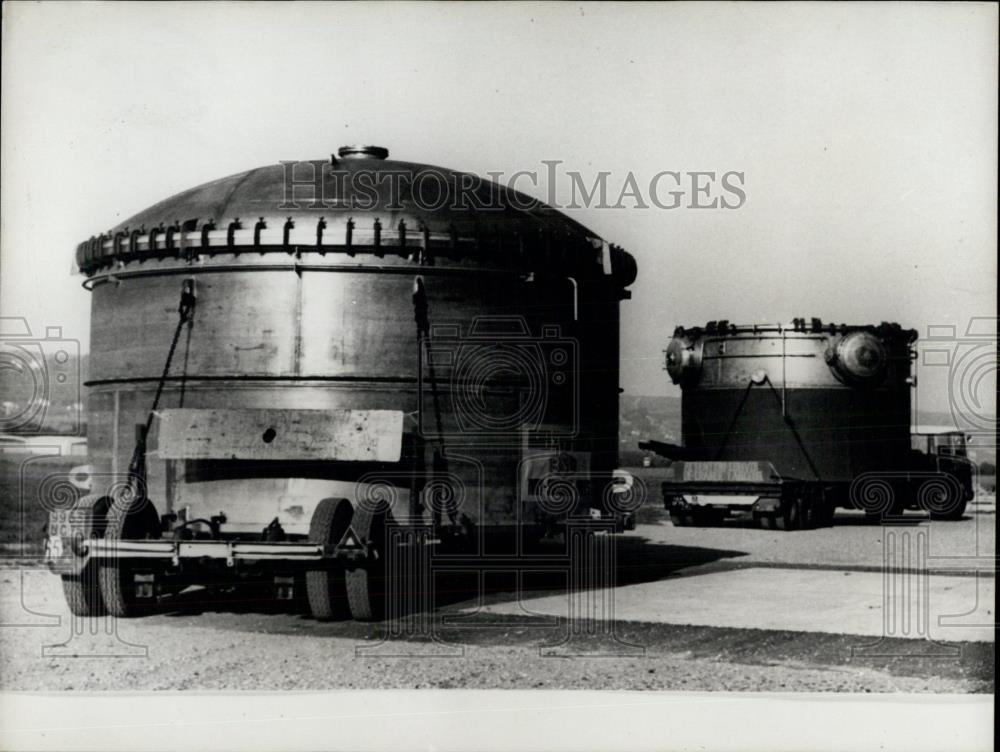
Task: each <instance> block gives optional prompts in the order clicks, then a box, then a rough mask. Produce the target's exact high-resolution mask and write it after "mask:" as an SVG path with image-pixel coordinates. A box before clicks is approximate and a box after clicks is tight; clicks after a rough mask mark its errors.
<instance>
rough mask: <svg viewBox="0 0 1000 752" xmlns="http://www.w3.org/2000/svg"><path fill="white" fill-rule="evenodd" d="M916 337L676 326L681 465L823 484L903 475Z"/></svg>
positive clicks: (842, 329) (815, 328)
mask: <svg viewBox="0 0 1000 752" xmlns="http://www.w3.org/2000/svg"><path fill="white" fill-rule="evenodd" d="M916 338H917V333H916V331H914V330H912V329H903V328H902V327H901V326H900V325H899V324H895V323H882V324H880V325H878V326H848V325H844V324H823V323H822V322H821V321H819V320H818V319H812V320H811V321H808V322H807V321H806V320H805V319H796V320H795V321H793V323H792V324H790V325H782V324H775V325H770V324H764V325H761V324H756V325H746V326H737V325H734V324H730V323H728V322H726V321H721V322H710V323H709V324H708V325H707V326H705V327H692V328H684V327H679V328H678V329H677V330H676V331H675V332H674V337H673V340H672V341H671V342H670V344H669V346H668V348H667V354H666V368H667V372H668V373H669V374H670V378H671V379H672V381H673V382H674V383H675V384H678V385H680V387H681V389H682V390H683V400H682V408H681V410H682V427H681V431H682V436H683V443H684V449H685V459H687V460H692V461H698V460H700V461H723V460H736V461H767V462H770V463H771V464H772V465H773V466H774V468H775V470H777V472H778V473H779V474H780V475H781V476H782V477H784V478H795V479H800V480H805V481H823V482H829V481H850V480H851V479H852V478H854V477H855V476H857V475H858V474H860V473H863V472H870V471H892V470H896V469H898V468H900V467H902V466H903V465H904V464H905V461H906V456H907V453H908V452H909V449H910V422H911V421H910V404H911V402H910V401H911V395H910V392H911V384H912V378H911V365H912V362H913V357H914V350H913V349H912V347H911V345H912V343H913V342H914V341H915V340H916Z"/></svg>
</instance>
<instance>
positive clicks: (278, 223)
mask: <svg viewBox="0 0 1000 752" xmlns="http://www.w3.org/2000/svg"><path fill="white" fill-rule="evenodd" d="M387 156H388V155H387V152H386V151H385V150H384V149H380V148H378V147H352V148H346V149H343V150H341V153H340V155H339V156H335V157H334V158H333V159H332V160H330V161H326V160H322V161H313V162H303V163H297V164H295V165H290V164H276V165H273V166H269V167H263V168H259V169H254V170H250V171H248V172H244V173H241V174H238V175H233V176H231V177H228V178H223V179H221V180H217V181H215V182H212V183H208V184H206V185H202V186H199V187H197V188H194V189H192V190H189V191H186V192H184V193H181V194H178V195H176V196H174V197H172V198H168V199H167V200H165V201H162V202H160V203H159V204H156V205H155V206H153V207H151V208H149V209H147V210H146V211H143V212H141V213H139V214H138V215H136V216H134V217H132V218H131V219H129V220H127V221H126V222H123V223H122V224H121V225H119V226H118V227H115V228H114V229H112V230H110V231H108V232H107V233H104V234H102V235H100V236H98V237H94V238H92V239H90V240H89V241H87V242H85V243H83V244H81V245H80V247H79V248H78V252H77V261H78V264H79V267H80V269H81V271H82V272H83V273H84V274H85V275H86V277H87V279H86V282H85V285H86V286H87V287H88V288H89V289H90V290H91V292H92V316H91V353H90V374H89V382H88V387H89V401H88V410H89V429H88V430H89V435H88V444H89V451H90V455H91V461H92V463H93V464H94V465H95V470H96V472H97V474H98V475H97V477H98V480H99V481H100V478H101V477H106V478H107V479H108V482H107V485H110V484H112V483H114V482H117V481H119V480H120V479H121V478H122V476H123V475H124V474H126V473H127V470H128V467H129V465H130V461H131V459H132V456H133V451H134V447H135V445H136V438H137V436H138V435H140V434H141V432H142V430H143V428H142V427H143V426H144V425H145V423H146V420H147V414H148V411H149V410H150V408H151V406H152V404H153V401H154V398H155V395H156V393H157V389H158V388H159V387H160V386H161V374H162V371H163V368H164V365H165V363H166V359H167V355H168V352H169V351H170V346H171V342H172V340H173V337H174V334H175V330H176V325H177V321H178V302H179V298H180V294H181V290H182V287H183V284H184V283H185V281H186V280H193V284H194V292H195V296H196V304H195V310H194V314H193V317H192V319H191V321H190V323H188V324H185V325H184V326H183V327H182V328H181V331H180V336H179V337H178V339H177V343H176V348H175V350H174V354H173V358H172V359H171V362H170V367H169V370H168V372H167V373H166V377H165V379H163V380H162V389H163V391H162V396H161V399H160V403H159V405H158V411H160V412H163V411H171V410H177V409H179V408H184V409H190V410H202V411H213V410H214V411H217V414H216V415H215V416H214V417H213V420H216V419H218V420H222V418H219V416H220V415H223V414H224V415H225V416H226V417H225V421H228V422H226V423H225V425H224V429H220V431H219V432H217V434H216V435H213V436H212V437H210V439H211V441H214V442H216V443H218V444H220V445H223V444H225V443H226V442H230V443H232V445H233V446H235V445H236V443H239V442H238V440H237V439H238V437H236V438H234V436H233V435H232V434H233V433H234V432H239V431H244V430H245V431H246V432H248V433H250V432H258V434H259V435H260V437H261V442H262V443H261V445H260V447H259V450H260V455H259V456H257V457H255V458H254V459H251V460H248V459H246V458H245V457H244V456H241V457H238V458H235V459H231V460H227V459H226V458H225V457H222V458H219V457H212V458H211V459H210V460H207V459H204V458H201V459H199V458H194V459H184V458H183V457H180V458H178V457H176V456H173V455H172V456H169V457H168V456H166V454H167V451H166V450H165V449H163V450H162V451H161V447H159V445H158V440H157V439H158V431H159V430H160V423H159V421H158V420H157V419H156V418H155V417H154V420H153V422H152V424H151V426H152V429H151V432H150V436H149V441H148V443H147V454H148V458H147V462H146V468H147V471H146V472H147V479H146V482H147V485H148V493H149V497H150V498H151V499H152V500H153V501H154V502H156V503H157V504H158V507H160V509H159V511H161V512H166V511H170V510H171V508H173V509H175V510H176V508H184V510H185V514H188V515H190V516H208V515H216V514H218V513H219V512H223V513H224V517H225V521H224V523H223V525H222V531H223V532H228V533H233V534H240V533H251V532H255V531H256V532H259V531H260V530H261V529H262V528H263V527H264V526H266V525H267V524H268V523H269V522H270V521H271V520H272V519H275V518H276V519H277V520H278V521H279V523H280V525H281V526H282V528H283V530H284V531H285V532H286V533H289V534H305V533H306V532H307V531H308V527H309V521H310V517H311V514H312V510H313V509H314V508H315V506H316V504H317V503H318V502H319V501H320V499H322V498H326V497H330V496H342V497H356V496H358V495H359V494H361V495H364V494H371V495H374V496H379V495H382V496H386V495H387V496H389V497H391V501H392V503H393V504H394V509H397V510H403V509H405V510H409V512H412V511H413V510H414V509H416V510H418V511H419V510H421V509H423V510H425V511H427V513H428V514H430V513H434V514H437V515H438V516H439V517H440V516H444V517H447V516H448V515H451V516H452V517H453V518H458V517H461V518H462V519H463V520H465V521H466V522H469V523H471V524H474V525H477V526H492V525H516V524H518V523H519V522H521V521H523V515H524V513H525V512H524V502H525V500H526V499H527V498H529V497H531V495H532V486H531V483H530V480H531V478H530V477H529V476H530V475H531V474H532V472H535V471H533V470H531V468H533V467H536V466H538V465H539V464H540V463H541V464H545V461H546V460H545V458H546V457H550V456H551V457H562V458H563V459H564V460H565V459H566V458H569V460H570V461H571V462H572V463H575V467H576V472H577V473H578V474H580V475H581V477H582V476H583V475H588V474H589V475H595V476H600V477H605V476H608V475H609V474H610V472H611V470H613V468H614V465H615V462H616V452H617V421H618V342H619V332H618V321H619V318H618V309H619V304H620V301H621V300H622V299H623V298H626V297H627V296H628V293H627V292H626V291H625V288H626V287H627V286H628V285H629V284H630V283H631V282H632V280H633V279H634V277H635V263H634V261H633V260H632V257H631V256H629V255H628V254H627V253H625V252H624V251H622V250H621V249H619V248H617V247H615V246H610V245H609V244H608V243H606V242H604V241H603V240H601V239H600V238H598V237H597V236H596V235H594V234H593V233H591V232H589V231H588V230H587V229H586V228H584V227H582V226H581V225H579V224H578V223H576V222H575V221H573V220H571V219H570V218H568V217H566V216H565V215H563V214H561V213H559V212H557V211H555V210H554V209H552V208H550V207H548V206H545V205H544V204H540V203H539V202H537V201H534V200H533V199H530V198H529V197H527V196H524V195H522V194H518V193H515V192H512V191H506V190H504V189H503V188H501V187H500V186H498V185H496V184H493V183H489V182H487V181H482V180H480V179H479V178H476V177H474V176H471V175H467V174H463V173H458V172H455V171H452V170H446V169H443V168H436V167H430V166H427V165H420V164H415V163H409V162H400V161H392V160H389V159H387ZM470 186H471V187H470ZM268 410H274V411H293V412H294V411H331V410H358V411H367V410H389V411H396V412H399V413H401V414H402V416H403V419H402V420H403V423H402V434H403V436H402V438H401V446H402V450H401V454H400V457H399V459H398V460H396V461H390V462H386V461H381V462H359V461H356V460H342V459H340V458H338V457H336V456H319V455H317V454H311V453H310V452H311V449H310V447H309V446H308V442H304V441H302V440H301V437H299V438H298V439H297V440H298V441H299V442H300V444H299V445H300V446H302V447H304V452H305V454H304V455H303V456H302V457H301V458H289V457H287V456H282V457H280V458H276V459H273V460H272V459H268V454H267V452H268V451H270V450H269V449H268V446H267V444H268V441H267V439H266V435H267V429H265V430H264V431H262V432H261V431H260V430H259V429H260V426H259V425H257V424H256V423H254V420H258V418H253V419H249V418H248V420H247V422H246V423H245V424H241V423H240V420H239V418H238V417H237V418H234V417H233V415H234V414H235V413H237V412H238V411H246V413H247V415H250V416H260V415H266V414H267V413H265V412H263V411H268ZM220 425H221V424H220ZM222 434H227V435H226V436H225V437H223V436H222ZM258 434H254V435H255V436H256V435H258ZM279 438H280V437H279ZM270 441H271V442H272V443H271V445H272V446H277V445H278V444H279V443H280V442H279V441H275V440H274V437H273V435H272V437H271V440H270ZM233 442H235V443H233ZM536 474H537V473H536ZM416 476H420V477H416ZM431 481H433V483H432V482H431ZM598 485H599V484H598ZM95 490H97V491H98V492H99V489H95ZM413 494H418V495H420V497H421V498H420V499H414V498H412V496H413ZM440 498H445V499H446V500H447V502H446V503H444V502H443V503H444V506H443V507H441V508H438V507H437V506H436V505H435V504H436V501H435V500H437V499H440ZM456 512H457V513H456Z"/></svg>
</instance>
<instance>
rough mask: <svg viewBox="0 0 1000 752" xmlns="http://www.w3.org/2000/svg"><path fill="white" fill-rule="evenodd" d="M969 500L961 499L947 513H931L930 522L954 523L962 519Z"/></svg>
mask: <svg viewBox="0 0 1000 752" xmlns="http://www.w3.org/2000/svg"><path fill="white" fill-rule="evenodd" d="M968 504H969V500H968V499H962V502H961V503H960V504H959V505H958V506H956V507H955V508H954V509H949V510H948V511H947V512H943V513H942V512H931V513H930V516H931V519H932V520H937V521H940V522H955V521H957V520H960V519H962V516H963V515H964V514H965V508H966V506H968Z"/></svg>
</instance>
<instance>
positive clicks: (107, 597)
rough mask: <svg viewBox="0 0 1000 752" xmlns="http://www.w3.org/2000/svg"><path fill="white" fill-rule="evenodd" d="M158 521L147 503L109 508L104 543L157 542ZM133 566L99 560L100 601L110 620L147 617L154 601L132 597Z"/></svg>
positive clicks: (151, 505)
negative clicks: (128, 541) (111, 617)
mask: <svg viewBox="0 0 1000 752" xmlns="http://www.w3.org/2000/svg"><path fill="white" fill-rule="evenodd" d="M159 523H160V517H159V515H158V514H157V513H156V509H155V508H154V507H153V502H151V501H149V500H148V499H134V500H133V501H131V502H130V503H128V504H127V505H124V506H119V505H118V504H113V505H112V506H111V510H110V511H109V512H108V526H107V530H106V531H105V533H104V537H105V539H107V540H142V539H146V538H159V537H160V530H159ZM135 570H136V566H135V564H134V562H132V561H130V560H129V559H118V558H116V559H101V562H100V567H99V570H98V572H99V581H100V586H101V597H102V598H103V599H104V605H105V607H106V608H107V611H108V613H109V614H110V615H111V616H117V617H118V618H120V619H128V618H132V617H135V616H143V615H145V614H147V613H149V612H150V611H151V610H152V608H153V606H155V604H156V598H152V599H146V598H137V597H136V595H135V581H134V579H133V577H134V575H135Z"/></svg>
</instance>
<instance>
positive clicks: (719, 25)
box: [0, 2, 998, 414]
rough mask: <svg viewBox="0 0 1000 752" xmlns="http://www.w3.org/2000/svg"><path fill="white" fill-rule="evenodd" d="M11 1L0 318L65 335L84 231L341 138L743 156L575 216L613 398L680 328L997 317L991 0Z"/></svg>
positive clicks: (453, 150) (491, 162)
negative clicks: (612, 355) (618, 277)
mask: <svg viewBox="0 0 1000 752" xmlns="http://www.w3.org/2000/svg"><path fill="white" fill-rule="evenodd" d="M3 12H4V19H3V21H4V23H3V70H2V79H3V99H2V116H0V117H2V123H0V128H2V130H0V141H2V144H0V149H2V171H3V175H2V178H3V186H2V199H0V201H2V205H0V211H2V223H0V315H3V316H5V317H24V318H25V319H27V321H28V324H29V326H30V327H31V328H32V331H33V332H36V333H38V332H44V329H45V327H49V326H60V327H62V332H63V336H66V337H71V338H76V339H79V340H80V342H81V346H82V348H83V349H84V351H85V350H86V347H87V339H88V333H87V327H88V313H89V301H88V295H87V293H86V292H85V291H84V290H83V289H82V288H81V287H80V282H81V278H80V277H79V276H73V275H72V273H71V272H72V255H73V251H74V248H75V246H76V244H77V243H78V242H80V241H82V240H84V239H86V238H88V237H90V236H91V235H92V234H95V233H99V232H101V231H104V230H107V229H108V228H109V227H111V226H112V225H114V224H116V223H117V222H119V221H121V220H122V219H124V218H126V217H128V216H130V215H131V214H133V213H135V212H137V211H139V210H141V209H143V208H145V207H147V206H148V205H150V204H153V203H155V202H156V201H158V200H160V199H162V198H165V197H167V196H169V195H171V194H173V193H176V192H178V191H180V190H183V189H185V188H189V187H192V186H194V185H197V184H200V183H203V182H206V181H208V180H212V179H215V178H218V177H222V176H225V175H229V174H232V173H235V172H240V171H243V170H245V169H249V168H251V167H257V166H262V165H266V164H273V163H276V162H278V161H281V160H290V159H321V158H324V157H326V156H327V155H329V154H330V153H331V152H334V151H335V150H336V149H337V148H338V147H339V146H342V145H345V144H353V143H374V144H379V145H382V146H386V147H388V148H389V150H390V153H391V155H392V157H394V158H399V159H404V160H412V161H416V162H423V163H428V164H436V165H443V166H447V167H451V168H456V169H461V170H464V171H468V172H473V173H477V174H480V175H485V174H486V173H488V172H496V171H503V172H504V173H507V174H510V173H513V172H515V171H517V170H539V171H542V175H541V179H540V183H539V187H538V189H534V188H532V187H531V186H528V185H526V184H523V183H521V184H519V187H520V188H521V189H525V190H526V192H528V193H531V194H533V195H535V196H537V197H539V198H545V197H546V196H547V195H548V187H549V186H548V185H547V182H546V176H545V174H544V169H545V168H544V164H543V162H544V161H545V160H561V161H562V163H563V165H562V166H561V169H565V170H570V169H572V170H578V171H580V172H581V174H582V175H583V177H584V178H585V179H586V180H587V182H588V183H589V182H590V180H592V179H593V177H594V176H596V175H597V173H598V172H599V171H607V172H610V173H611V176H610V179H609V183H610V185H611V186H620V185H621V184H622V182H623V181H624V180H625V178H626V176H627V175H628V174H629V173H630V172H631V173H632V174H633V175H634V176H635V177H636V180H637V183H638V184H639V185H643V184H648V182H649V180H650V179H651V178H652V176H654V175H655V174H656V173H658V172H661V171H664V170H671V171H677V172H681V173H685V172H690V171H715V172H716V173H723V172H728V171H736V172H741V173H743V188H744V190H745V192H746V201H745V202H744V203H743V205H742V206H741V207H740V208H738V209H731V210H726V209H688V208H683V207H682V208H678V209H660V208H656V207H650V208H645V209H642V208H631V207H626V208H620V209H613V208H594V207H591V208H589V209H588V208H581V209H577V210H572V211H571V212H570V213H571V214H572V216H574V218H576V219H577V220H579V221H580V222H582V223H583V224H585V225H587V226H588V227H589V228H591V229H592V230H593V231H594V232H595V233H597V234H599V235H600V236H602V237H604V238H605V239H607V240H609V241H611V242H614V243H616V244H618V245H621V246H623V247H624V248H626V249H627V250H628V251H629V252H631V253H632V254H633V255H634V256H635V257H636V259H637V261H638V264H639V278H638V280H637V281H636V283H635V284H634V285H633V286H632V288H631V289H632V300H630V301H628V302H626V303H625V304H624V305H623V318H622V374H621V381H622V386H623V387H624V388H625V390H626V392H627V393H631V394H651V395H657V394H676V393H677V392H676V391H674V389H673V388H672V387H671V386H670V385H669V384H668V379H667V377H666V374H665V372H664V371H663V353H662V351H663V350H664V348H665V347H666V345H667V342H668V339H669V335H670V332H671V331H672V330H673V328H674V327H675V326H676V325H678V324H683V325H697V324H704V323H705V322H706V321H708V320H713V319H728V320H730V321H734V322H741V323H752V322H778V321H790V320H791V319H792V318H795V317H805V318H811V317H813V316H816V317H819V318H822V319H824V320H829V321H837V322H847V323H859V324H863V323H878V322H880V321H884V320H888V321H899V322H900V323H902V324H903V325H905V326H907V327H913V328H916V329H918V330H919V331H920V333H921V335H924V334H926V332H927V330H928V327H930V326H942V325H943V326H946V327H954V328H955V330H956V331H957V332H958V333H959V334H961V333H964V332H965V330H966V327H967V326H968V322H969V320H970V319H972V318H974V317H982V316H995V311H996V280H997V267H996V236H997V226H996V211H995V207H996V204H997V183H996V175H997V53H998V49H997V6H995V5H988V4H948V3H941V4H938V3H922V4H908V3H893V4H885V5H881V4H813V3H803V4H794V5H793V4H741V3H720V4H706V5H701V4H687V3H679V4H669V5H654V4H637V3H632V4H625V5H614V6H613V5H605V4H587V5H583V6H581V5H574V4H571V3H559V4H547V3H538V4H470V5H465V4H451V3H440V4H437V3H427V4H419V5H418V4H407V3H379V4H365V3H358V4H346V5H345V4H330V5H326V4H318V3H293V4H267V3H253V4H250V3H246V4H243V3H210V4H209V3H206V4H187V3H168V4H163V5H161V4H154V3H136V4H127V3H125V4H117V3H116V4H111V3H107V4H105V3H68V4H63V3H58V2H48V3H42V4H34V3H21V2H13V3H7V4H5V5H4V8H3ZM568 192H569V182H568V181H566V180H559V181H557V184H556V186H555V195H556V196H557V197H560V198H561V199H562V200H564V201H566V200H568V198H569V193H568ZM614 192H615V191H614V190H613V191H612V193H614ZM993 332H994V334H995V327H994V329H993ZM967 345H968V343H967V342H966V343H962V342H959V343H956V344H955V347H956V348H959V347H965V346H967ZM977 346H978V345H977ZM985 352H986V353H987V355H989V354H990V353H992V356H991V357H987V359H986V360H987V363H986V365H985V366H983V367H981V368H980V371H979V372H981V373H980V375H982V376H983V379H984V380H983V381H981V382H977V384H976V385H975V390H976V394H977V395H979V396H974V397H973V401H975V400H979V401H983V400H985V402H986V404H985V405H984V409H985V410H987V411H989V412H992V413H994V414H995V374H996V357H995V352H996V347H995V339H994V340H993V344H992V345H988V346H987V348H986V350H985ZM990 362H991V363H992V366H990ZM920 378H921V381H920V385H919V386H918V399H919V400H920V402H921V403H922V404H923V405H924V406H925V407H929V408H932V409H946V408H947V405H948V399H949V397H948V393H949V392H948V390H949V387H948V369H947V368H942V367H940V366H939V367H934V368H932V367H925V368H924V369H923V371H922V372H921V373H920ZM984 385H985V386H984Z"/></svg>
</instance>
